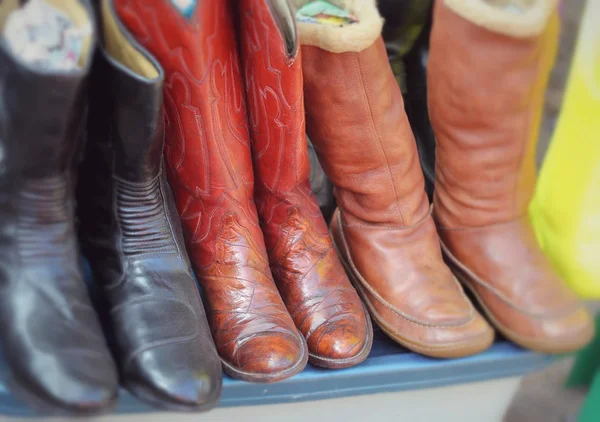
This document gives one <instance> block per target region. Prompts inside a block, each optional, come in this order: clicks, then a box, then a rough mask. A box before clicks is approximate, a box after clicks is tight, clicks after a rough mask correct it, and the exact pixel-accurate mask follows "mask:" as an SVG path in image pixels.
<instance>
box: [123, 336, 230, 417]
mask: <svg viewBox="0 0 600 422" xmlns="http://www.w3.org/2000/svg"><path fill="white" fill-rule="evenodd" d="M200 349H201V347H198V348H197V349H194V348H189V347H182V346H181V345H180V344H167V345H163V346H159V347H155V348H152V349H148V350H145V351H142V352H140V353H138V354H136V355H135V356H134V357H132V358H131V359H130V365H129V368H128V370H127V372H126V374H125V376H124V380H123V384H124V385H125V387H126V388H127V389H128V390H130V391H131V392H132V393H133V394H134V395H135V396H137V397H138V398H139V399H140V400H143V401H145V402H147V403H149V404H151V405H152V406H155V407H159V408H163V409H169V410H182V411H188V410H193V411H205V410H210V409H212V408H213V407H215V406H216V405H217V403H218V401H219V397H220V394H221V386H222V374H221V364H220V361H219V360H218V357H217V356H216V353H214V352H213V353H210V351H203V352H200ZM213 355H214V356H213Z"/></svg>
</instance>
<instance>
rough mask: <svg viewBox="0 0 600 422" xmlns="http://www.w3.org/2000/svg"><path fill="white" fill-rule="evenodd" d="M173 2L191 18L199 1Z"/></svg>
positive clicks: (184, 14) (183, 13) (172, 1)
mask: <svg viewBox="0 0 600 422" xmlns="http://www.w3.org/2000/svg"><path fill="white" fill-rule="evenodd" d="M171 3H173V6H175V8H176V9H177V10H179V12H180V13H181V14H182V15H183V16H185V17H186V18H187V19H190V18H191V17H192V15H193V14H194V10H195V9H196V4H197V3H198V2H197V1H196V0H171Z"/></svg>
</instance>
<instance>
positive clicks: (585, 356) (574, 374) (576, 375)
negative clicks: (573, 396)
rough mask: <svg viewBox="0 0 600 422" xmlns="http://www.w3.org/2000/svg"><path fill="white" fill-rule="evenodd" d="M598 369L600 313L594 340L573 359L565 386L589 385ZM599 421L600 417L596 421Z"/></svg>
mask: <svg viewBox="0 0 600 422" xmlns="http://www.w3.org/2000/svg"><path fill="white" fill-rule="evenodd" d="M599 369H600V313H598V314H597V315H596V335H595V337H594V340H593V341H592V342H591V343H590V344H589V345H588V346H587V347H586V348H585V349H583V350H581V351H580V352H579V353H578V354H577V357H576V359H575V364H574V365H573V368H572V369H571V374H570V375H569V378H568V379H567V383H566V386H567V387H580V386H589V385H591V384H592V381H594V382H595V378H598V376H597V373H598V372H599V371H598V370H599ZM597 394H599V396H598V397H597V402H598V403H600V391H599V392H598V393H597ZM598 421H600V418H598V419H597V420H596V422H598Z"/></svg>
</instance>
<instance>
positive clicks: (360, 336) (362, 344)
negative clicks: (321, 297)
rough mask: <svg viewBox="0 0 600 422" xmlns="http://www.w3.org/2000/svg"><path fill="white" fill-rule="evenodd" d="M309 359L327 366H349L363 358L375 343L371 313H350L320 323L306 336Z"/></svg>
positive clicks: (356, 363)
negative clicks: (359, 314) (357, 314)
mask: <svg viewBox="0 0 600 422" xmlns="http://www.w3.org/2000/svg"><path fill="white" fill-rule="evenodd" d="M363 315H364V314H363ZM307 342H308V350H309V352H310V358H309V359H310V363H311V364H313V365H315V366H320V367H324V368H348V367H350V366H354V365H358V364H359V363H361V362H363V361H364V360H365V359H366V358H367V356H368V355H369V352H370V351H371V346H372V344H373V328H372V326H371V321H370V320H369V319H368V317H366V315H365V316H363V317H362V318H359V317H357V316H355V315H348V316H346V317H344V318H340V319H335V320H329V321H326V322H324V323H323V324H321V325H320V326H319V327H318V328H317V329H316V330H314V331H313V332H312V333H311V334H310V336H308V338H307Z"/></svg>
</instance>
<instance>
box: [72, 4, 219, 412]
mask: <svg viewBox="0 0 600 422" xmlns="http://www.w3.org/2000/svg"><path fill="white" fill-rule="evenodd" d="M113 13H114V11H113ZM124 39H125V40H126V38H124ZM126 42H128V43H129V44H130V45H132V46H133V47H134V48H135V49H137V50H138V54H139V55H140V56H142V57H145V58H146V60H147V61H148V62H150V63H152V64H153V65H154V66H155V67H156V68H157V69H160V67H159V65H158V64H157V63H156V62H153V59H152V58H151V57H149V55H148V54H147V53H146V52H145V51H143V50H142V49H141V48H140V46H139V45H137V43H135V42H134V41H133V40H126ZM158 73H159V76H158V77H156V78H154V79H150V78H147V77H145V76H144V75H140V74H138V73H136V72H134V71H132V70H131V69H129V68H127V67H126V66H125V64H124V63H121V62H119V61H117V60H116V59H115V58H114V56H112V55H111V53H110V52H109V51H107V50H106V49H104V48H99V49H98V52H97V54H96V58H95V62H94V69H93V71H92V77H91V81H90V83H91V84H90V115H89V118H88V140H87V146H86V150H85V155H84V160H83V162H82V165H81V169H80V179H79V183H78V191H77V193H78V203H79V207H78V215H79V221H80V226H79V235H80V239H81V244H82V248H83V252H84V254H85V256H86V257H87V258H88V260H89V263H90V266H91V268H92V272H93V274H94V279H95V282H96V283H97V284H98V285H99V287H100V288H101V291H100V292H99V293H100V294H101V295H102V296H103V299H104V302H105V303H106V305H107V312H106V314H107V315H106V320H105V323H106V326H107V330H108V331H110V332H111V334H112V337H113V349H114V354H115V356H116V359H117V363H118V366H119V370H120V374H121V384H122V385H123V386H124V387H126V388H127V389H128V390H129V391H131V392H132V393H133V394H134V395H135V396H137V397H138V398H140V399H141V400H143V401H146V402H148V403H150V404H151V405H154V406H156V407H159V408H164V409H171V410H208V409H210V408H212V407H214V406H215V405H216V404H217V402H218V400H219V396H220V392H221V384H222V370H221V361H220V360H219V356H218V355H217V351H216V348H215V345H214V343H213V340H212V338H211V333H210V329H209V326H208V321H207V319H206V315H205V312H204V308H203V305H202V300H201V298H200V294H199V291H198V288H197V286H196V280H195V278H194V276H193V273H192V268H191V264H190V261H189V259H188V256H187V253H186V251H185V243H184V240H183V234H182V231H181V224H180V222H179V219H178V215H177V210H176V208H175V202H174V199H173V195H172V193H171V190H170V188H169V185H168V183H167V179H166V174H165V171H164V168H163V154H162V153H163V143H164V120H163V94H162V88H163V75H162V71H160V70H159V72H158Z"/></svg>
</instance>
